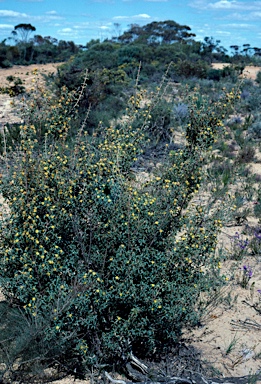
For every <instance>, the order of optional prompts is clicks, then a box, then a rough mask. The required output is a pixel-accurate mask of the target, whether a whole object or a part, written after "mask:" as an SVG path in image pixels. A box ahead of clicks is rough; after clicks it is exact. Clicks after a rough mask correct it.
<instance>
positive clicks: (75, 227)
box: [0, 90, 226, 372]
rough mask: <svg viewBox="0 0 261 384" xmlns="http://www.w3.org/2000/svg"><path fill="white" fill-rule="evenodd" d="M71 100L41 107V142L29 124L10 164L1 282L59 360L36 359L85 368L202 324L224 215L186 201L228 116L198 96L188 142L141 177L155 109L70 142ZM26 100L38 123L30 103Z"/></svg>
mask: <svg viewBox="0 0 261 384" xmlns="http://www.w3.org/2000/svg"><path fill="white" fill-rule="evenodd" d="M64 93H66V90H64ZM62 97H63V96H62ZM136 97H137V99H139V95H136ZM70 100H71V96H70V95H67V96H64V98H62V99H60V100H59V102H58V105H57V106H56V108H55V106H54V107H51V108H50V107H48V103H47V105H46V104H43V108H44V109H42V108H39V111H38V112H39V115H38V116H36V115H35V116H34V121H35V122H37V118H38V119H39V120H41V116H42V115H43V114H44V112H45V108H47V107H48V108H47V111H48V113H47V114H46V116H47V118H48V119H49V120H47V119H45V121H46V123H45V125H44V127H43V129H44V138H45V140H44V141H43V140H42V135H41V134H40V133H39V132H40V129H41V127H42V126H41V125H40V123H41V121H39V125H37V124H36V125H32V124H26V119H25V124H24V125H22V126H21V136H22V139H21V147H20V148H19V151H17V153H14V154H13V155H12V157H10V159H9V160H8V159H6V162H7V165H8V166H7V168H6V170H5V173H4V176H3V178H2V188H1V189H2V193H3V196H4V198H5V200H6V202H7V203H8V206H9V210H10V212H9V214H8V216H6V217H3V220H2V231H3V232H2V233H3V236H2V238H1V247H0V252H1V265H0V278H1V280H0V281H1V287H2V290H3V292H4V294H5V297H6V299H7V300H8V301H9V302H10V303H12V305H15V306H16V307H18V308H19V309H20V311H22V313H23V314H24V315H25V316H26V317H27V318H28V319H30V322H31V323H32V324H34V326H35V327H36V328H37V327H38V328H37V329H38V331H39V332H38V334H37V339H34V342H37V340H41V343H42V344H41V345H44V346H45V348H46V345H55V346H56V347H55V361H54V359H53V353H54V352H53V350H52V354H51V352H50V350H49V349H46V350H45V351H41V355H40V357H39V360H41V361H42V362H45V363H46V364H48V365H51V364H54V362H55V364H56V367H57V364H58V365H59V364H60V367H63V369H64V367H66V366H67V367H68V366H69V363H68V361H70V369H74V371H75V372H76V371H77V372H79V371H80V372H87V371H88V368H90V369H91V368H92V369H94V368H95V367H96V368H97V367H98V366H101V365H103V366H104V364H116V366H117V364H118V363H119V362H121V363H122V361H124V359H125V358H126V356H127V354H128V353H129V352H130V351H131V350H132V351H133V352H134V353H137V354H138V355H140V356H145V355H148V354H150V355H151V354H153V353H155V352H156V351H157V352H159V351H163V350H164V348H167V347H168V345H169V344H170V343H173V342H175V341H177V340H178V338H179V337H180V335H181V331H182V327H184V325H188V324H196V323H197V322H198V321H199V317H200V307H199V297H200V293H201V292H202V291H208V290H209V289H211V287H212V286H213V285H215V284H216V282H217V280H218V279H217V277H218V274H219V269H220V266H221V264H220V258H219V257H218V256H217V255H216V254H215V246H216V242H217V233H218V231H219V229H220V227H221V226H222V218H223V216H224V215H225V213H226V211H225V209H226V208H225V206H224V205H222V209H221V204H218V206H217V208H215V205H213V204H212V205H210V206H204V207H203V206H201V205H200V204H198V205H196V204H189V203H190V201H191V199H192V197H194V196H195V195H196V194H197V193H198V191H199V188H200V186H201V184H202V183H203V179H204V177H203V173H202V166H203V164H204V156H205V154H206V151H207V147H208V146H209V144H211V143H212V141H213V140H214V137H215V133H216V131H217V130H218V129H219V126H221V125H222V124H221V119H222V116H219V115H216V114H215V105H212V106H211V105H210V106H209V107H208V108H206V109H204V110H203V109H202V108H201V106H200V105H199V109H198V106H197V100H196V99H195V100H194V104H192V105H191V109H190V116H191V123H190V124H189V128H188V145H187V146H186V147H184V148H183V149H182V150H178V151H176V152H175V151H170V152H169V153H168V152H166V158H165V160H164V163H162V166H160V167H158V168H157V169H156V170H154V171H153V172H152V173H151V174H150V175H149V178H148V180H144V181H139V182H138V181H136V180H135V179H134V177H133V173H132V167H133V165H134V164H135V162H136V160H137V158H138V157H139V155H140V154H141V153H142V152H143V151H144V149H145V148H146V145H147V144H146V143H147V131H146V129H147V127H148V126H149V124H147V121H149V119H150V117H149V114H150V112H151V111H150V110H149V109H148V110H147V112H144V110H143V111H142V114H143V117H144V123H143V125H141V126H137V125H133V124H132V122H134V121H137V114H139V109H136V101H135V100H133V102H132V103H131V104H132V105H133V108H130V113H129V114H128V116H126V118H125V119H124V121H125V123H121V124H119V125H117V126H116V127H114V126H109V127H107V128H103V129H101V130H97V132H95V134H94V135H92V136H89V135H88V134H87V133H83V132H82V131H79V132H78V135H77V136H76V137H75V139H72V138H71V136H70V127H71V124H72V123H71V121H70V119H69V117H68V115H67V113H66V111H67V106H68V105H70ZM67 101H68V104H67ZM44 102H45V101H44ZM44 102H43V103H44ZM30 103H31V104H30ZM50 104H51V103H50ZM29 105H31V108H32V110H31V111H30V109H29V114H28V116H29V117H27V119H28V121H29V122H32V121H31V120H30V119H31V116H32V114H33V113H35V101H29ZM51 105H52V104H51ZM204 105H205V104H204ZM62 108H64V113H63V114H62V113H61V112H60V113H57V111H61V110H62ZM219 111H220V110H219ZM146 113H147V115H146ZM204 113H205V114H204ZM144 114H145V115H144ZM47 121H48V122H47ZM206 122H207V126H206V127H205V124H206ZM198 145H200V148H201V149H200V150H198V147H197V146H198ZM59 346H60V350H59ZM65 350H66V353H65ZM59 351H60V352H59ZM34 357H35V356H34ZM74 359H75V360H74ZM73 362H75V367H72V365H73ZM66 364H68V365H66ZM76 367H77V369H76Z"/></svg>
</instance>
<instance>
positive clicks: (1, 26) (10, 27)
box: [0, 24, 14, 29]
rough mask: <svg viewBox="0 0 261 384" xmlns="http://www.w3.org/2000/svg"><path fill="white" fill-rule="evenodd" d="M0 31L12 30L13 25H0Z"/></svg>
mask: <svg viewBox="0 0 261 384" xmlns="http://www.w3.org/2000/svg"><path fill="white" fill-rule="evenodd" d="M0 29H14V25H11V24H0Z"/></svg>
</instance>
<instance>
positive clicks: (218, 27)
mask: <svg viewBox="0 0 261 384" xmlns="http://www.w3.org/2000/svg"><path fill="white" fill-rule="evenodd" d="M164 20H174V21H176V22H177V23H179V24H186V25H189V26H190V27H191V29H192V32H193V33H195V34H196V40H203V38H204V37H205V36H213V37H214V39H216V40H221V44H222V45H223V46H225V47H226V48H228V47H229V46H230V45H234V44H237V45H240V46H242V45H243V44H246V43H249V44H251V46H252V47H259V48H261V1H259V0H210V1H208V0H55V1H54V0H0V40H1V41H2V40H3V39H5V38H7V37H9V36H11V31H12V30H13V28H14V26H15V25H17V24H20V23H31V24H32V25H34V26H35V27H36V32H35V33H37V34H39V35H42V36H52V37H55V38H57V39H59V40H61V39H62V40H73V41H74V42H75V43H77V44H84V45H85V44H86V43H87V42H88V41H90V40H91V39H97V38H99V39H101V40H103V39H105V38H110V37H111V36H116V35H118V34H119V33H122V32H123V31H124V30H126V29H127V26H128V25H130V24H133V23H137V24H139V25H145V24H148V23H150V22H152V21H164Z"/></svg>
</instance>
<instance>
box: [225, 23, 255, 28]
mask: <svg viewBox="0 0 261 384" xmlns="http://www.w3.org/2000/svg"><path fill="white" fill-rule="evenodd" d="M223 27H224V28H253V25H252V24H244V23H241V24H240V23H231V24H224V25H223Z"/></svg>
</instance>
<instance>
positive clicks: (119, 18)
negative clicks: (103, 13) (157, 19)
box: [113, 13, 151, 20]
mask: <svg viewBox="0 0 261 384" xmlns="http://www.w3.org/2000/svg"><path fill="white" fill-rule="evenodd" d="M150 18H151V16H149V15H147V14H146V13H141V14H139V15H134V16H114V17H113V19H114V20H130V19H135V20H142V19H150Z"/></svg>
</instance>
